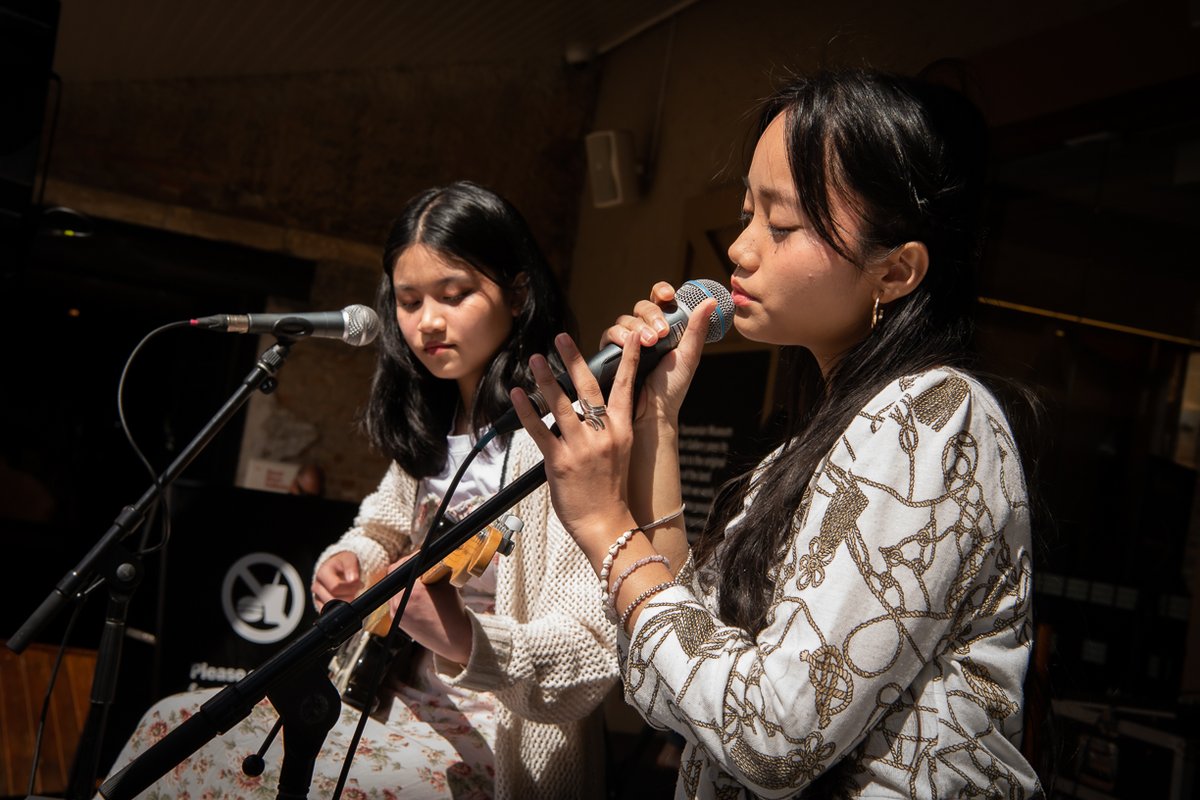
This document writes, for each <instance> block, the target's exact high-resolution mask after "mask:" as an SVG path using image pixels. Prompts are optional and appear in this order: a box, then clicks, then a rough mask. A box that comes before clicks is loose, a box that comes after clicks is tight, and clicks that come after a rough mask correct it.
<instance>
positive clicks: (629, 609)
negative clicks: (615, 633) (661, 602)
mask: <svg viewBox="0 0 1200 800" xmlns="http://www.w3.org/2000/svg"><path fill="white" fill-rule="evenodd" d="M678 585H679V584H678V583H676V582H675V581H664V582H663V583H660V584H658V585H657V586H651V587H650V588H649V589H647V590H646V591H644V592H642V593H641V594H639V595H638V596H637V597H635V598H633V602H632V603H630V604H629V605H627V606H626V607H625V611H624V613H622V614H621V628H622V630H623V629H624V628H625V623H626V622H628V621H629V618H630V617H631V616H632V615H633V610H634V609H635V608H637V607H638V606H640V605H641V604H642V603H643V602H644V601H645V600H646V599H647V598H648V597H651V596H652V595H656V594H658V593H659V592H661V591H662V590H663V589H669V588H671V587H672V586H678Z"/></svg>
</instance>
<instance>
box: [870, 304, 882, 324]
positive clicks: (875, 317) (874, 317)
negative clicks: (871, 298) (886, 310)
mask: <svg viewBox="0 0 1200 800" xmlns="http://www.w3.org/2000/svg"><path fill="white" fill-rule="evenodd" d="M881 322H883V309H882V308H880V306H879V298H878V297H876V298H875V309H874V310H873V311H872V312H871V330H875V327H876V326H877V325H878V324H879V323H881Z"/></svg>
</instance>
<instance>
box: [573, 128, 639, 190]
mask: <svg viewBox="0 0 1200 800" xmlns="http://www.w3.org/2000/svg"><path fill="white" fill-rule="evenodd" d="M584 143H585V144H586V146H587V159H588V174H589V175H590V181H591V184H592V205H594V206H595V207H596V208H611V207H613V206H620V205H625V204H626V203H631V202H633V201H634V200H635V199H637V170H636V169H635V167H634V150H633V134H632V133H630V132H629V131H616V130H610V131H594V132H592V133H589V134H588V135H587V136H585V137H584Z"/></svg>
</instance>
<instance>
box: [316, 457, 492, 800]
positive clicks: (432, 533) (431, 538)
mask: <svg viewBox="0 0 1200 800" xmlns="http://www.w3.org/2000/svg"><path fill="white" fill-rule="evenodd" d="M488 441H489V439H482V440H480V441H478V442H476V443H475V446H474V447H472V448H471V451H470V452H469V453H467V456H466V458H464V459H463V463H462V464H461V465H459V468H458V471H457V472H455V473H454V477H453V478H452V479H451V480H450V486H449V488H447V489H446V493H445V494H444V495H443V496H442V502H441V504H440V505H439V506H438V508H437V511H435V512H434V514H433V519H432V521H431V522H430V525H429V533H428V534H427V535H426V536H425V541H423V542H422V543H421V546H420V547H419V548H418V549H417V554H416V555H415V556H414V557H413V558H414V560H415V561H416V568H415V569H413V570H412V571H411V572H409V574H408V582H407V583H406V584H405V585H404V587H403V589H402V591H403V592H404V594H403V596H402V597H401V598H400V604H399V605H398V606H397V607H396V613H395V614H394V615H393V616H392V624H391V626H389V628H388V632H387V640H386V651H387V652H388V653H392V652H394V649H395V648H396V647H397V646H398V645H399V641H398V639H399V637H400V636H403V635H405V634H404V633H403V631H401V630H400V620H401V618H403V616H404V609H405V607H406V606H407V605H408V598H409V597H410V596H411V595H412V588H413V585H414V584H415V583H416V581H417V577H418V576H420V575H424V574H425V570H426V569H427V568H428V566H429V564H427V562H428V560H429V553H428V548H429V546H430V544H432V543H433V542H435V541H437V540H438V539H440V538H441V535H444V532H442V534H439V533H438V531H439V529H440V528H441V525H442V520H443V518H444V517H445V516H446V509H447V507H448V506H449V505H450V498H451V497H453V496H454V490H455V489H457V488H458V484H459V481H461V480H462V478H463V475H465V474H466V471H467V467H468V466H469V465H470V464H471V462H472V461H474V460H475V457H476V456H477V455H479V453H480V452H482V451H483V448H484V447H485V446H486V445H487V443H488ZM504 455H505V459H504V460H505V466H507V464H508V453H507V451H506V452H505V454H504ZM390 667H391V662H390V660H388V661H381V662H380V663H379V664H378V665H377V667H376V670H375V674H374V675H370V676H368V681H367V685H368V686H369V687H370V688H369V691H368V692H367V695H366V701H365V702H364V703H363V707H362V711H360V712H359V715H358V724H357V725H355V726H354V734H353V735H352V736H351V737H350V744H349V745H348V746H347V747H346V757H345V759H344V760H343V761H342V771H341V773H340V774H339V775H338V781H337V786H335V787H334V790H333V800H339V798H341V796H342V789H343V788H344V787H345V785H346V780H347V778H348V777H349V775H350V764H351V762H352V761H353V760H354V754H355V752H356V751H357V750H358V742H359V740H360V739H361V738H362V733H363V730H364V729H365V728H366V727H367V717H368V716H370V712H371V707H372V702H373V701H374V699H375V698H376V697H377V696H378V694H379V689H380V687H381V686H382V685H383V679H384V676H386V675H387V672H388V669H389V668H390Z"/></svg>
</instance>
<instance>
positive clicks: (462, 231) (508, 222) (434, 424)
mask: <svg viewBox="0 0 1200 800" xmlns="http://www.w3.org/2000/svg"><path fill="white" fill-rule="evenodd" d="M414 244H422V245H425V246H426V247H430V248H433V249H434V250H437V251H438V252H440V253H442V254H443V255H446V256H448V257H450V258H452V259H454V260H456V261H460V262H463V263H465V264H467V265H468V266H470V267H472V268H474V269H476V270H478V271H479V272H481V273H482V274H484V275H485V276H487V277H488V278H489V279H491V280H492V281H494V282H495V283H496V284H497V285H499V286H500V288H501V289H502V290H503V291H504V296H505V298H506V299H508V300H510V301H511V300H512V299H513V298H515V297H518V296H522V297H523V298H524V302H523V303H522V305H521V309H520V312H519V313H518V314H517V316H516V317H515V318H514V320H513V326H512V331H511V332H510V333H509V336H508V338H507V339H505V341H504V343H503V344H501V346H500V349H499V350H498V351H497V352H496V355H495V357H493V359H492V361H491V363H490V364H489V365H488V367H487V370H486V371H485V372H484V375H483V378H482V379H481V380H480V381H479V386H478V387H477V388H476V391H475V399H474V404H473V410H472V419H471V427H472V429H473V430H481V429H483V428H486V427H487V426H488V425H490V424H491V422H492V421H493V420H495V419H496V418H497V417H498V416H500V414H502V413H503V412H504V411H505V410H507V409H508V407H509V405H510V402H509V399H508V390H509V389H510V388H511V387H513V386H522V387H525V388H532V387H533V386H534V381H533V377H532V375H531V374H530V372H529V357H530V356H531V355H533V354H534V353H546V354H550V358H551V359H556V358H557V356H556V355H554V353H555V350H554V336H555V335H556V334H558V333H559V332H561V331H564V330H565V331H569V332H572V333H573V332H574V330H573V329H574V324H573V320H572V318H571V315H570V313H569V312H568V310H567V306H566V302H565V300H564V299H563V293H562V290H561V289H560V288H559V285H558V281H557V280H556V279H555V277H554V274H553V273H552V272H551V270H550V265H549V264H548V263H547V261H546V258H545V256H544V255H543V254H542V251H541V249H540V248H539V247H538V245H537V242H536V241H535V240H534V238H533V234H532V233H531V232H530V230H529V226H528V225H527V224H526V222H525V219H524V218H523V217H522V216H521V214H520V212H518V211H517V209H516V208H515V207H514V206H513V205H512V204H511V203H509V202H508V201H507V200H505V199H504V198H503V197H501V196H500V195H498V194H496V193H495V192H493V191H491V190H489V189H486V188H484V187H482V186H479V185H477V184H474V183H471V182H469V181H458V182H457V183H452V184H449V185H448V186H440V187H436V188H433V189H427V190H426V191H424V192H421V193H420V194H418V195H417V196H415V197H413V198H412V199H411V200H409V201H408V203H407V204H406V205H405V207H404V211H403V212H402V213H401V215H400V217H399V219H397V220H396V221H395V223H393V225H392V229H391V233H389V234H388V238H387V243H386V244H385V245H384V248H383V278H382V280H381V281H380V284H379V292H378V295H377V298H376V309H377V310H378V312H379V318H380V321H381V322H382V325H383V329H382V332H381V333H380V337H379V346H378V352H379V360H378V365H377V367H376V370H375V378H374V381H373V382H372V385H371V397H370V400H369V402H368V405H367V410H366V413H365V415H364V419H363V423H364V427H365V428H366V430H367V434H368V435H369V436H370V438H371V441H372V442H373V443H374V445H375V446H376V447H377V448H379V450H380V451H381V452H383V453H384V454H385V455H387V456H388V457H389V458H391V459H393V460H394V461H396V463H398V464H399V465H400V467H401V468H402V469H403V470H404V471H405V472H407V473H408V474H409V475H412V476H414V477H418V478H422V477H427V476H430V475H436V474H438V473H439V472H440V471H441V470H442V469H443V468H444V467H445V465H446V455H447V442H446V437H447V435H448V434H449V433H450V431H451V428H452V426H453V424H454V415H455V411H456V409H457V407H458V385H457V384H456V383H455V382H454V381H449V380H444V379H441V378H436V377H434V376H433V375H432V374H431V373H430V372H429V370H428V369H426V368H425V366H424V365H423V364H422V363H421V362H420V360H419V359H417V357H416V356H415V355H414V354H413V352H412V350H411V349H409V346H408V343H407V342H405V340H404V336H403V335H402V334H401V333H400V325H399V323H398V322H397V321H396V294H395V289H394V288H393V285H392V273H393V271H394V270H395V268H396V262H397V261H398V260H399V258H400V255H401V254H402V253H403V252H404V251H405V250H406V249H407V248H409V247H410V246H412V245H414ZM556 365H557V364H556ZM557 366H559V367H560V368H561V365H557Z"/></svg>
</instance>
